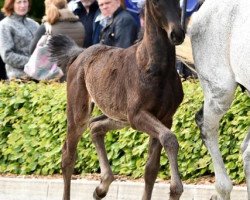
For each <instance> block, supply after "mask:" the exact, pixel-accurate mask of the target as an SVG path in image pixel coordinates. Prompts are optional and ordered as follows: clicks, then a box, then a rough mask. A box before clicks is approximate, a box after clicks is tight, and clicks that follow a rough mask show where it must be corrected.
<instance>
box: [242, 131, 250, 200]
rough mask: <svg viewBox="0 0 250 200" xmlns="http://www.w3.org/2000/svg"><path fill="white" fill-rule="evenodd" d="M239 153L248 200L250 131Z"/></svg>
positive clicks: (249, 189) (249, 191)
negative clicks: (240, 154)
mask: <svg viewBox="0 0 250 200" xmlns="http://www.w3.org/2000/svg"><path fill="white" fill-rule="evenodd" d="M241 151H242V155H243V162H244V171H245V175H246V182H247V194H248V200H250V130H249V132H248V134H247V136H246V137H245V139H244V141H243V143H242V145H241Z"/></svg>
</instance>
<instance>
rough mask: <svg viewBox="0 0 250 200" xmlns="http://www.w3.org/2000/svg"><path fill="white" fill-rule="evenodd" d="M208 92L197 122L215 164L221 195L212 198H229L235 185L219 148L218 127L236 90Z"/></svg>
mask: <svg viewBox="0 0 250 200" xmlns="http://www.w3.org/2000/svg"><path fill="white" fill-rule="evenodd" d="M208 88H209V87H208ZM214 91H215V90H214ZM217 91H220V90H217ZM206 92H207V91H206ZM206 92H205V91H204V94H205V102H204V106H203V108H202V109H201V110H200V111H199V112H198V113H197V114H196V123H197V125H198V126H199V128H200V130H201V136H202V139H203V141H204V143H205V145H206V147H207V148H208V151H209V153H210V155H211V157H212V161H213V166H214V172H215V178H216V182H215V188H216V190H217V192H218V194H219V196H218V197H217V196H216V195H213V197H212V198H211V199H212V200H213V199H217V200H229V199H230V193H231V191H232V189H233V185H232V182H231V180H230V178H229V176H228V175H227V172H226V169H225V166H224V162H223V159H222V155H221V153H220V150H219V143H218V129H219V121H220V119H221V118H222V116H223V115H224V113H225V112H226V111H227V110H228V108H229V107H230V105H231V103H232V100H233V95H234V90H229V91H224V92H222V91H221V93H217V94H216V93H215V94H213V93H212V91H210V93H208V92H207V93H206ZM206 94H213V96H209V97H208V96H206Z"/></svg>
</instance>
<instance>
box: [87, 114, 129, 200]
mask: <svg viewBox="0 0 250 200" xmlns="http://www.w3.org/2000/svg"><path fill="white" fill-rule="evenodd" d="M124 126H125V124H124V123H121V122H117V121H114V120H112V119H110V118H108V117H106V116H104V115H103V116H101V117H97V118H95V119H93V120H92V122H91V124H90V129H91V133H92V140H93V143H94V145H95V147H96V151H97V154H98V158H99V162H100V168H101V183H100V184H99V186H97V187H96V189H95V191H94V194H93V197H94V199H96V200H99V199H102V198H104V197H105V196H106V195H107V192H108V189H109V186H110V184H111V183H112V182H113V180H114V176H113V173H112V170H111V167H110V165H109V161H108V157H107V152H106V149H105V144H104V137H105V135H106V133H107V131H109V130H114V129H120V128H123V127H124Z"/></svg>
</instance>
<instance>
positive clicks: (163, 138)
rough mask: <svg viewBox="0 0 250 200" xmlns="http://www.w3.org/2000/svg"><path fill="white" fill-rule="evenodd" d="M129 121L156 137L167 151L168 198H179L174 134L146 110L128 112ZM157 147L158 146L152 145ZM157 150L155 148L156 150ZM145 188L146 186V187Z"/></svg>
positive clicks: (179, 189) (176, 146) (172, 199)
mask: <svg viewBox="0 0 250 200" xmlns="http://www.w3.org/2000/svg"><path fill="white" fill-rule="evenodd" d="M129 117H130V118H129V120H130V123H131V124H132V125H133V127H135V128H136V129H137V130H140V131H143V132H146V133H148V134H149V135H150V136H151V137H153V138H157V139H158V140H159V141H160V143H161V145H162V146H163V147H164V149H165V151H166V152H167V156H168V159H169V163H170V171H171V183H170V198H169V199H170V200H179V199H180V196H181V194H182V192H183V185H182V182H181V179H180V175H179V169H178V163H177V154H178V150H179V144H178V141H177V138H176V136H175V135H174V134H173V133H172V132H171V131H170V129H169V128H167V127H166V126H165V125H163V124H162V123H161V122H160V121H159V120H158V119H157V118H155V117H154V116H153V115H151V114H150V113H148V112H146V111H140V112H138V113H130V115H129ZM152 148H154V150H155V149H157V148H159V146H155V147H154V146H152ZM156 151H157V150H156ZM146 189H147V188H146Z"/></svg>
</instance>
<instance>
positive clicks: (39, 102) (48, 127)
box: [0, 81, 250, 183]
mask: <svg viewBox="0 0 250 200" xmlns="http://www.w3.org/2000/svg"><path fill="white" fill-rule="evenodd" d="M183 86H184V91H185V98H184V101H183V103H182V105H181V107H180V108H179V109H178V112H177V113H176V115H175V117H174V125H173V131H174V132H175V133H176V135H177V138H178V140H179V143H180V151H179V155H178V159H179V167H180V171H181V175H182V178H183V179H193V178H196V177H200V176H202V175H207V174H211V173H213V169H212V164H211V158H210V156H209V155H208V153H207V150H206V148H205V146H204V145H203V143H202V141H201V139H200V133H199V130H198V128H197V126H196V124H195V122H194V115H195V113H196V112H197V110H198V109H199V108H200V107H201V103H202V98H203V96H202V91H201V88H200V87H199V84H198V83H197V82H195V81H185V82H184V83H183ZM65 88H66V87H65V84H60V83H43V82H41V83H38V84H36V83H33V82H30V83H18V82H0V173H13V174H42V175H48V174H57V173H61V169H60V162H61V146H62V144H63V141H64V139H65V134H66V115H65V107H66V94H65V90H66V89H65ZM236 96H237V98H236V99H235V101H234V102H233V106H232V107H231V109H230V110H229V111H228V112H227V114H226V115H225V116H224V118H223V119H222V121H221V126H220V133H221V134H220V144H221V151H222V154H223V157H224V159H225V163H226V167H227V170H228V173H230V177H231V178H232V179H234V180H235V182H237V183H240V182H242V181H243V180H244V174H243V169H242V157H241V155H240V154H239V151H240V145H241V142H242V141H243V138H244V136H245V135H246V132H247V129H248V127H249V125H250V120H249V115H250V113H249V110H250V100H249V98H248V97H247V96H246V95H245V94H243V93H241V92H240V90H237V94H236ZM98 113H99V111H98V110H97V109H96V110H95V111H94V115H97V114H98ZM105 140H106V147H107V151H108V157H109V159H110V164H111V165H112V169H113V171H114V173H115V174H122V175H129V176H132V177H134V178H137V177H141V176H142V174H143V171H144V166H145V162H146V160H147V147H148V136H147V134H144V133H139V132H137V131H135V130H133V129H131V128H125V129H122V130H118V131H113V132H110V133H108V134H107V136H106V139H105ZM99 170H100V169H99V164H98V158H97V154H96V151H95V149H94V146H93V144H92V143H91V139H90V136H89V131H88V130H87V131H86V132H85V133H84V134H83V137H82V139H81V141H80V143H79V145H78V159H77V162H76V166H75V173H76V174H82V173H94V172H99ZM159 177H161V178H165V179H168V178H169V167H168V159H167V158H166V156H165V152H164V151H163V152H162V158H161V169H160V172H159Z"/></svg>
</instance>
